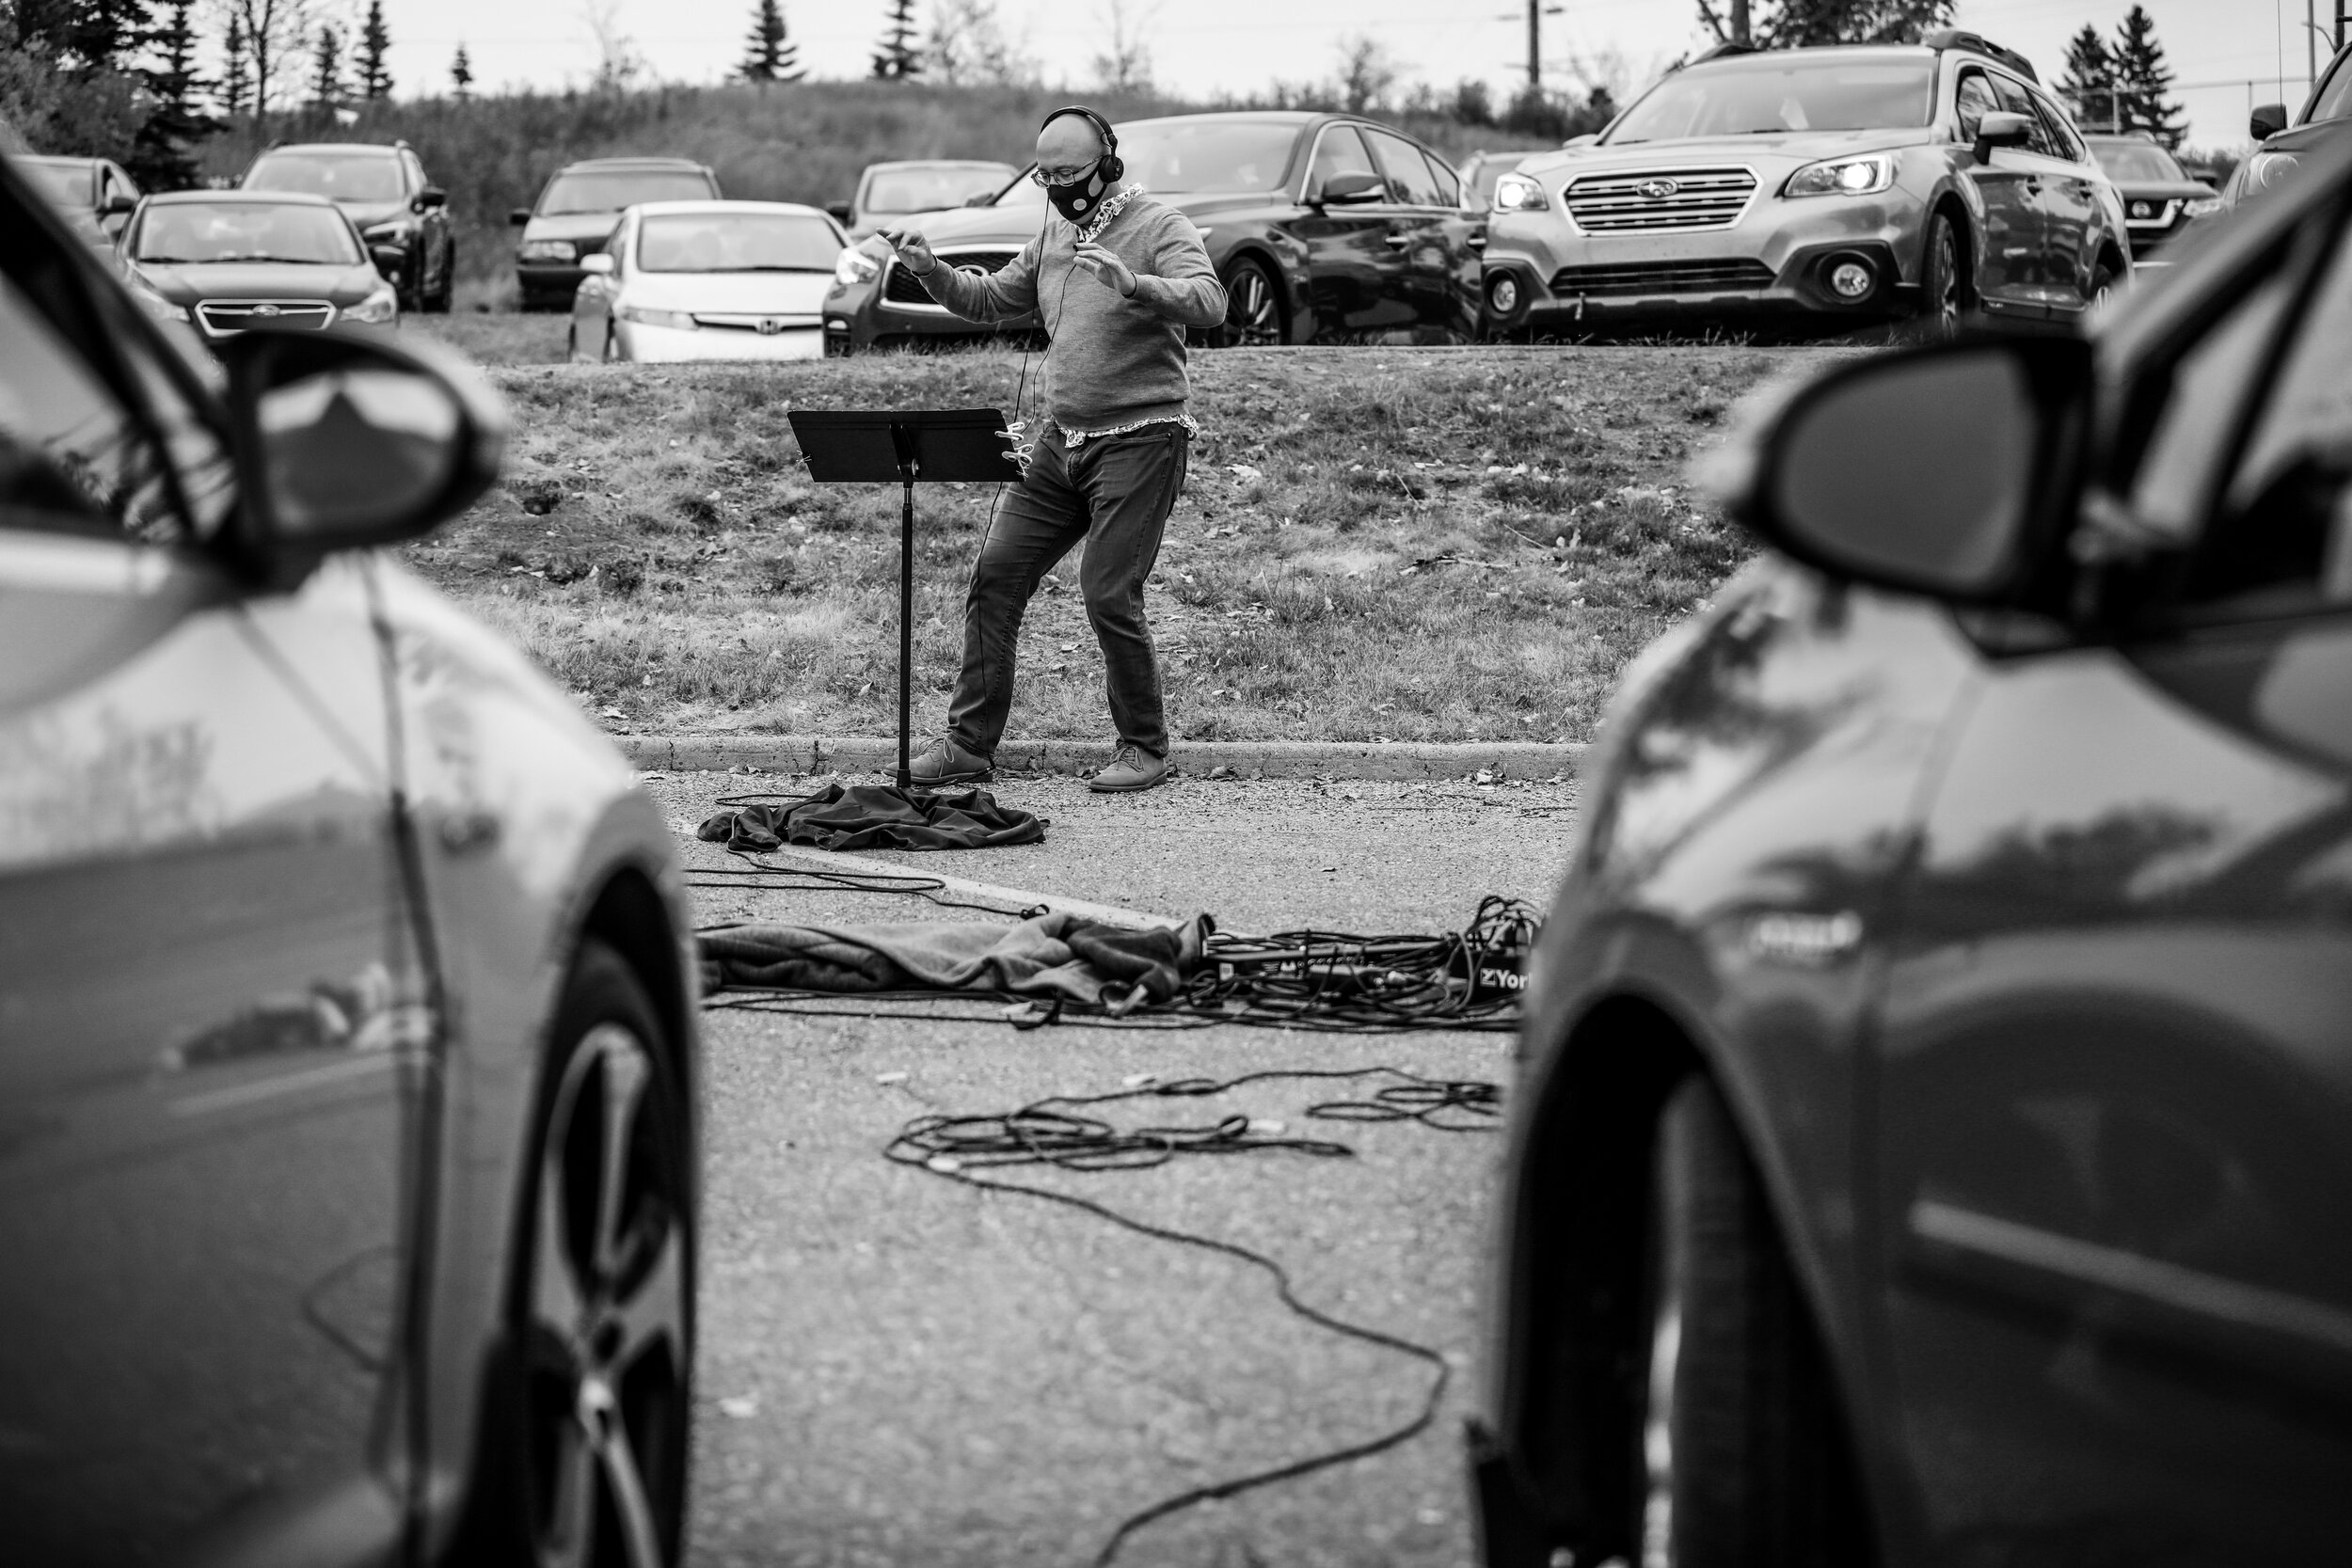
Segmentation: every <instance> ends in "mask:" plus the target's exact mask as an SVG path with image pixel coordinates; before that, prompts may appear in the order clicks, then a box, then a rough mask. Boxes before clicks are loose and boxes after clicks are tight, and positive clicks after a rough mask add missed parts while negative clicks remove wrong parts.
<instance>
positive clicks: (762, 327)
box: [759, 316, 784, 338]
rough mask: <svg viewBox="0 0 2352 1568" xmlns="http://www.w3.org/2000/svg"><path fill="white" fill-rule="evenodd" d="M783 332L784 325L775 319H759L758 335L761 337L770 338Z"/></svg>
mask: <svg viewBox="0 0 2352 1568" xmlns="http://www.w3.org/2000/svg"><path fill="white" fill-rule="evenodd" d="M783 330H784V323H782V322H780V321H778V320H777V319H776V318H775V317H773V316H762V317H760V318H759V335H760V336H761V337H763V338H772V337H774V336H775V335H776V334H777V333H779V332H781V331H783Z"/></svg>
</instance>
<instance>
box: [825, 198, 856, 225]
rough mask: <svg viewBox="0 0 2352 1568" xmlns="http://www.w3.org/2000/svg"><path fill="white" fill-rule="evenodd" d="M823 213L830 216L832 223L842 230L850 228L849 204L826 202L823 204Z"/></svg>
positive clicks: (844, 202)
mask: <svg viewBox="0 0 2352 1568" xmlns="http://www.w3.org/2000/svg"><path fill="white" fill-rule="evenodd" d="M825 211H826V212H827V213H829V214H832V216H833V221H834V222H835V223H837V224H839V225H841V227H842V228H844V229H847V228H848V227H849V226H850V204H849V203H848V202H846V201H828V202H826V203H825Z"/></svg>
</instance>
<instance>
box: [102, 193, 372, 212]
mask: <svg viewBox="0 0 2352 1568" xmlns="http://www.w3.org/2000/svg"><path fill="white" fill-rule="evenodd" d="M147 199H148V201H149V202H150V203H151V204H153V205H155V206H158V207H202V206H207V205H212V206H226V205H229V204H230V203H232V202H233V203H234V204H236V205H237V206H240V207H250V206H252V205H253V204H254V203H255V202H257V201H275V202H278V203H279V204H281V205H283V206H287V207H326V208H329V209H332V210H333V211H336V212H341V211H342V209H341V208H340V207H336V206H335V204H334V203H333V202H332V201H329V200H328V199H327V198H325V197H323V196H312V195H310V193H309V192H308V191H157V192H155V193H154V194H153V195H151V196H150V197H149V198H147Z"/></svg>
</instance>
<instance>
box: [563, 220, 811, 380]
mask: <svg viewBox="0 0 2352 1568" xmlns="http://www.w3.org/2000/svg"><path fill="white" fill-rule="evenodd" d="M849 244H850V241H849V236H847V235H846V234H844V233H843V232H842V230H841V226H840V225H839V224H838V223H835V222H834V220H833V219H832V218H831V217H830V216H828V215H827V214H824V213H822V212H820V211H818V209H817V208H814V207H802V206H796V205H794V204H792V203H789V202H783V201H648V202H646V203H644V205H642V206H637V207H631V208H629V209H628V211H627V212H624V213H623V214H621V220H620V222H619V224H618V225H616V226H615V227H614V229H613V230H612V240H611V242H610V243H609V244H608V245H606V247H605V250H604V252H603V253H602V254H600V255H590V256H585V257H582V258H581V259H580V265H581V266H582V267H583V268H584V269H585V270H586V272H587V277H583V278H582V279H581V280H580V291H579V293H576V294H575V295H574V296H573V298H572V334H571V356H572V357H573V358H574V359H588V360H596V359H603V360H619V361H627V362H628V363H632V364H649V363H654V362H660V361H671V360H679V359H819V358H822V357H823V356H824V353H825V334H824V318H823V316H822V314H821V313H820V309H819V308H820V307H821V305H822V304H823V302H824V298H825V291H826V290H828V289H830V288H832V287H833V269H834V263H835V262H837V261H839V260H840V257H841V253H842V251H844V250H846V249H848V248H849Z"/></svg>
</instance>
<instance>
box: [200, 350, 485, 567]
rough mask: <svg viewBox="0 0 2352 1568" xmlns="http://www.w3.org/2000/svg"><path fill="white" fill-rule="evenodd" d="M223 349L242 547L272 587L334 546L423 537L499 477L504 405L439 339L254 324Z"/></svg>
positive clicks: (237, 544) (237, 538)
mask: <svg viewBox="0 0 2352 1568" xmlns="http://www.w3.org/2000/svg"><path fill="white" fill-rule="evenodd" d="M220 355H221V359H222V361H223V363H224V364H225V365H226V366H227V368H228V372H229V411H230V420H231V421H232V424H233V430H234V438H235V443H236V451H237V469H238V477H239V483H240V488H241V490H242V492H243V497H244V505H243V507H242V508H241V509H240V514H239V516H238V518H237V521H236V524H235V529H236V532H235V534H234V536H233V545H234V548H235V550H236V553H237V554H238V556H239V557H240V558H241V563H242V564H243V565H244V566H245V567H246V570H247V571H248V573H249V574H250V575H251V576H252V577H253V578H256V579H257V580H259V581H261V582H263V583H265V584H267V585H269V586H271V587H276V588H287V587H291V586H293V585H294V584H295V583H298V582H300V581H301V580H302V578H305V577H307V576H308V575H309V574H310V570H311V569H312V568H313V567H315V566H316V565H317V564H318V562H320V561H321V560H322V559H323V558H324V557H326V555H328V554H329V553H331V552H333V551H336V550H346V549H364V548H368V547H371V546H378V545H390V544H396V543H398V542H399V541H401V540H404V539H413V538H416V537H417V536H419V535H420V534H422V533H424V532H425V531H428V530H430V529H431V528H432V527H433V526H434V525H435V524H436V523H438V522H440V521H441V520H442V519H444V518H446V517H451V516H454V515H456V514H457V513H459V512H461V511H463V510H464V509H465V508H466V507H467V506H468V505H469V504H471V502H472V501H473V500H474V499H475V498H476V497H478V496H480V495H481V494H482V493H483V492H484V491H485V490H487V489H488V488H489V487H490V485H491V484H492V483H493V482H495V481H496V480H497V478H498V472H499V461H500V459H501V456H502V455H503V454H504V452H505V450H506V426H507V420H506V409H505V406H504V405H503V404H501V402H500V401H499V398H498V394H497V393H495V392H493V391H492V390H491V389H490V388H489V387H488V386H487V385H486V384H485V383H484V382H483V381H482V380H481V378H480V377H479V376H478V375H477V374H476V373H475V372H473V371H472V370H471V369H470V368H469V367H468V366H467V365H466V364H465V363H464V361H462V360H460V359H458V358H457V357H456V356H454V355H453V354H452V353H450V352H449V351H447V350H445V349H442V348H440V347H439V346H438V345H437V344H430V343H415V344H408V343H393V342H388V341H384V340H382V339H380V338H377V337H375V336H374V335H373V334H362V333H360V332H358V331H357V330H355V329H353V328H350V327H341V326H333V327H327V328H326V329H325V330H323V331H322V330H311V331H299V332H297V331H293V330H287V331H272V330H256V331H250V332H245V333H241V334H239V335H238V336H236V337H234V338H231V339H229V340H228V341H225V342H224V343H223V344H222V345H221V348H220Z"/></svg>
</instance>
